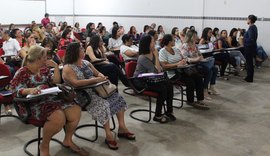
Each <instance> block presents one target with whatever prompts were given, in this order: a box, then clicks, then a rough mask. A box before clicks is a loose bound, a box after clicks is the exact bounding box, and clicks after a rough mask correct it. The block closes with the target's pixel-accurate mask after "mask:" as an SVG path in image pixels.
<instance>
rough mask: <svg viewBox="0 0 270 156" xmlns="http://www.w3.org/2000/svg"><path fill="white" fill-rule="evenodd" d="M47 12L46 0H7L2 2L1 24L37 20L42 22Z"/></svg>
mask: <svg viewBox="0 0 270 156" xmlns="http://www.w3.org/2000/svg"><path fill="white" fill-rule="evenodd" d="M44 14H45V1H37V0H28V1H22V0H5V2H4V3H2V4H1V9H0V15H1V16H0V23H1V24H10V23H15V24H28V23H31V21H33V20H35V21H36V22H37V23H40V21H41V19H42V18H43V17H44Z"/></svg>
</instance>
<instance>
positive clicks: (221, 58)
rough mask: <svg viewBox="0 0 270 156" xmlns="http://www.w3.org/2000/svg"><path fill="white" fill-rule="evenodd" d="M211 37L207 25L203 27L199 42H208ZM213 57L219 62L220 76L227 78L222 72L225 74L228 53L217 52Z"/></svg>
mask: <svg viewBox="0 0 270 156" xmlns="http://www.w3.org/2000/svg"><path fill="white" fill-rule="evenodd" d="M211 37H212V29H211V28H209V27H206V28H204V29H203V32H202V37H201V40H200V42H199V44H200V45H204V44H208V43H210V42H211V41H210V39H211ZM213 57H214V58H215V61H219V62H221V68H220V77H222V78H223V79H224V80H228V78H227V77H225V76H224V74H225V70H226V68H227V66H228V62H229V59H230V55H229V54H228V53H224V52H221V53H219V54H215V55H213Z"/></svg>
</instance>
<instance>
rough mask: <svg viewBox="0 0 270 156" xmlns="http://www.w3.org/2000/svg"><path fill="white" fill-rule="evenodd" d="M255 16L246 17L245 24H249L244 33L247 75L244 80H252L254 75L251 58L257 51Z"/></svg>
mask: <svg viewBox="0 0 270 156" xmlns="http://www.w3.org/2000/svg"><path fill="white" fill-rule="evenodd" d="M256 21H257V17H256V16H255V15H249V16H248V19H247V24H248V25H249V28H248V31H247V32H246V33H245V35H244V48H245V57H246V66H247V67H246V68H247V76H246V78H245V79H244V80H245V81H246V82H250V83H252V82H253V77H254V66H253V59H254V58H255V56H256V51H257V38H258V30H257V27H256V25H255V22H256Z"/></svg>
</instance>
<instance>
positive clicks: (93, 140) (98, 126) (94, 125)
mask: <svg viewBox="0 0 270 156" xmlns="http://www.w3.org/2000/svg"><path fill="white" fill-rule="evenodd" d="M112 123H113V127H112V128H110V130H111V131H113V130H115V127H116V125H115V121H114V118H113V117H112ZM85 127H95V137H94V138H93V139H89V138H86V137H84V136H81V135H79V134H78V132H77V130H79V129H82V128H85ZM98 128H102V129H104V127H103V126H100V125H98V122H97V121H95V124H83V125H80V126H78V127H77V128H76V129H75V132H74V135H75V136H76V137H78V138H80V139H83V140H85V141H89V142H95V141H97V139H98Z"/></svg>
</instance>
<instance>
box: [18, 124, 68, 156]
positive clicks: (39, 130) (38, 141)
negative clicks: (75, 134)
mask: <svg viewBox="0 0 270 156" xmlns="http://www.w3.org/2000/svg"><path fill="white" fill-rule="evenodd" d="M41 129H42V127H38V138H35V139H32V140H30V141H28V142H26V143H25V145H24V147H23V150H24V152H25V153H26V154H27V155H28V156H34V154H32V153H31V152H29V151H28V150H27V148H28V146H29V145H30V144H32V143H34V142H37V144H38V145H37V155H38V156H40V149H39V145H40V141H41V140H42V137H41ZM51 140H52V141H55V142H57V143H59V144H60V145H61V146H63V143H62V142H61V141H59V140H57V139H54V138H52V139H51Z"/></svg>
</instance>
